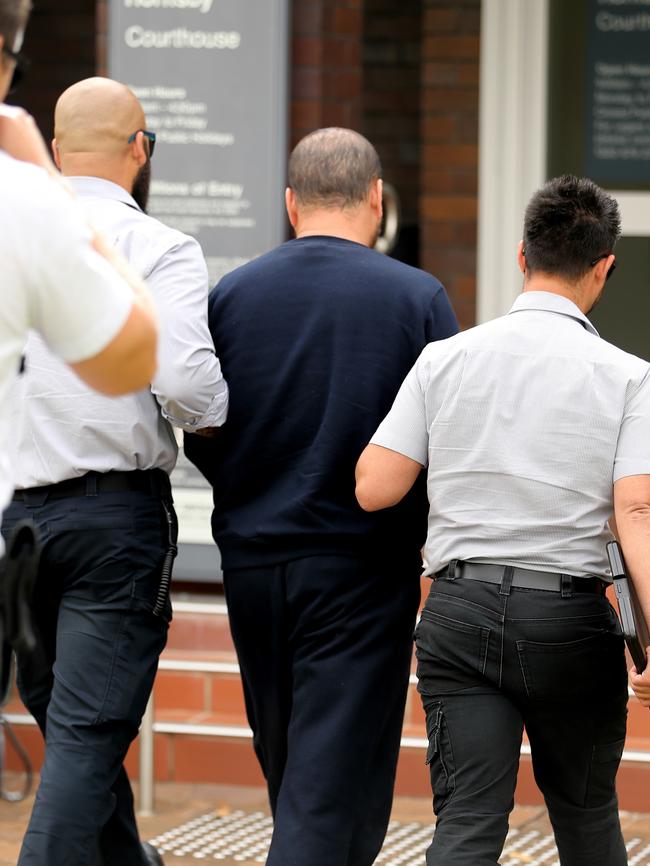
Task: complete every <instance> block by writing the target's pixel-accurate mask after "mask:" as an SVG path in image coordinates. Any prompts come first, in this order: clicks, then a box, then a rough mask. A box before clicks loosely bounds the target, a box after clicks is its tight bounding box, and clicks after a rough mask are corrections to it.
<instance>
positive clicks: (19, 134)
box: [0, 104, 59, 177]
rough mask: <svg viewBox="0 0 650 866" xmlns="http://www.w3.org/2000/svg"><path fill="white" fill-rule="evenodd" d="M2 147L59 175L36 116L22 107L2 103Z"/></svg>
mask: <svg viewBox="0 0 650 866" xmlns="http://www.w3.org/2000/svg"><path fill="white" fill-rule="evenodd" d="M0 149H2V150H4V151H6V152H7V153H8V154H9V156H13V157H14V159H19V160H21V161H22V162H31V163H32V164H33V165H38V166H40V168H44V169H45V171H47V172H48V174H50V175H52V176H53V177H59V173H58V172H57V170H56V168H55V166H54V163H53V162H52V160H51V158H50V155H49V153H48V150H47V147H46V145H45V142H44V141H43V137H42V136H41V134H40V132H39V131H38V127H37V126H36V123H35V122H34V118H33V117H32V116H31V114H28V113H27V112H26V111H24V110H23V109H22V108H16V107H15V106H13V105H4V104H0Z"/></svg>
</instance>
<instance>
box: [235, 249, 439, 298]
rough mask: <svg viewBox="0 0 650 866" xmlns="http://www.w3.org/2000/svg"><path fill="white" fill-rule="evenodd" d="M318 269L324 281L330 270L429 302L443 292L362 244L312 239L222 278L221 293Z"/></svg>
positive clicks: (412, 269) (415, 270) (417, 272)
mask: <svg viewBox="0 0 650 866" xmlns="http://www.w3.org/2000/svg"><path fill="white" fill-rule="evenodd" d="M310 266H313V267H314V268H316V267H317V268H318V271H319V273H321V274H322V275H323V279H328V278H329V275H330V271H331V270H338V271H341V272H345V275H346V282H347V283H348V284H349V283H350V282H351V281H353V280H358V281H360V282H367V283H371V284H372V285H373V286H375V287H376V288H377V287H379V286H381V285H382V284H385V285H386V286H387V287H390V290H391V292H392V293H397V294H399V293H400V292H403V293H405V294H409V295H411V296H413V295H415V296H417V295H418V294H420V295H421V296H422V297H423V298H426V299H427V301H430V300H431V298H432V297H433V295H435V294H436V293H437V292H438V291H441V290H442V289H443V287H442V284H441V283H440V281H439V280H437V279H436V277H434V276H433V275H432V274H430V273H428V272H427V271H423V270H421V269H420V268H415V267H413V266H411V265H407V264H405V263H404V262H400V261H398V260H397V259H392V258H390V257H389V256H385V255H383V254H382V253H379V252H377V251H376V250H374V249H371V248H369V247H366V246H364V245H363V244H358V243H354V242H352V241H347V240H345V239H343V238H336V237H316V238H309V239H308V242H307V243H303V242H302V241H295V240H290V241H286V242H285V243H283V244H280V245H279V246H277V247H275V248H274V249H272V250H270V251H269V252H267V253H264V254H263V255H261V256H258V257H257V258H255V259H253V260H251V261H250V262H247V263H246V264H244V265H241V266H240V267H238V268H236V269H235V270H233V271H231V272H230V273H228V274H227V275H226V276H224V277H222V278H221V281H220V283H219V289H220V290H227V289H230V288H234V287H240V286H244V285H246V284H253V285H256V284H258V281H259V280H264V281H265V282H267V281H269V280H273V278H274V276H275V275H276V274H277V275H280V274H282V273H286V272H287V269H291V268H295V269H297V270H300V269H302V268H309V267H310Z"/></svg>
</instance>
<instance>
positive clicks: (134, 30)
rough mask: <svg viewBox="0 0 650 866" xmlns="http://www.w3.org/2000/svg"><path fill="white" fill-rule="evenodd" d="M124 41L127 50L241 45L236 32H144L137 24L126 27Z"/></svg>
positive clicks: (177, 29) (239, 37)
mask: <svg viewBox="0 0 650 866" xmlns="http://www.w3.org/2000/svg"><path fill="white" fill-rule="evenodd" d="M124 41H125V42H126V44H127V45H128V47H129V48H208V49H209V48H229V49H231V50H233V51H234V50H235V49H237V48H239V46H240V45H241V33H238V32H237V31H236V30H215V31H206V30H188V29H187V28H186V27H177V28H176V29H175V30H145V29H144V27H141V26H140V25H139V24H134V25H133V26H132V27H127V29H126V31H125V33H124Z"/></svg>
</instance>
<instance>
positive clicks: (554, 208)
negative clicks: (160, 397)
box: [357, 176, 650, 866]
mask: <svg viewBox="0 0 650 866" xmlns="http://www.w3.org/2000/svg"><path fill="white" fill-rule="evenodd" d="M619 234H620V217H619V212H618V206H617V204H616V201H615V200H614V199H612V198H611V197H610V196H609V195H607V194H606V193H605V192H603V190H601V189H599V187H597V186H596V185H595V184H594V183H592V182H591V181H589V180H586V179H578V178H576V177H572V176H566V177H560V178H556V179H554V180H552V181H550V182H549V183H547V184H546V186H544V187H543V188H542V189H541V190H539V191H538V192H537V193H536V194H535V195H534V196H533V197H532V199H531V201H530V203H529V205H528V208H527V211H526V216H525V222H524V239H523V241H522V242H521V243H520V245H519V250H518V254H517V257H518V263H519V267H520V269H521V271H522V272H523V275H524V286H523V294H521V295H520V296H519V297H518V298H517V299H516V301H515V303H514V305H513V307H512V309H511V310H510V313H509V315H507V316H504V317H502V318H499V319H496V320H495V321H492V322H489V323H487V324H484V325H480V326H478V327H476V328H472V329H471V330H469V331H466V332H465V333H463V334H460V335H458V336H456V337H454V338H452V339H450V340H447V341H445V342H444V343H439V344H434V345H431V346H428V347H427V348H426V349H425V350H424V351H423V353H422V354H421V356H420V358H419V359H418V361H417V363H416V364H415V366H414V367H413V369H412V370H411V372H410V373H409V375H408V376H407V378H406V379H405V381H404V383H403V385H402V388H401V389H400V392H399V394H398V395H397V398H396V400H395V403H394V404H393V408H392V409H391V411H390V413H389V414H388V416H387V417H386V418H385V420H384V421H383V422H382V424H381V425H380V426H379V429H378V430H377V432H376V433H375V435H374V436H373V437H372V440H371V444H370V445H369V446H368V447H367V448H366V450H365V451H364V453H363V455H362V456H361V458H360V460H359V463H358V466H357V498H358V500H359V502H360V504H361V505H362V507H363V508H365V509H366V510H368V511H373V512H374V511H375V510H377V509H383V508H387V507H394V506H395V505H396V504H397V503H399V502H400V500H401V499H402V497H403V496H405V495H406V494H407V493H408V491H409V490H410V488H411V486H412V485H413V483H414V482H415V481H416V479H417V478H418V477H420V475H421V471H422V469H423V467H428V468H427V486H428V494H429V502H430V509H429V530H428V537H427V542H426V545H425V565H426V568H425V574H427V575H429V576H431V577H432V578H433V584H432V587H431V592H430V594H429V597H428V599H427V601H426V604H425V608H424V610H423V612H422V618H421V620H420V623H419V625H418V627H417V632H416V648H417V657H418V679H419V686H418V688H419V691H420V694H421V696H422V701H423V704H424V708H425V712H426V717H427V734H428V737H429V750H428V755H427V763H428V764H429V768H430V772H431V784H432V788H433V793H434V811H435V813H436V815H437V824H436V831H435V835H434V838H433V842H432V844H431V847H430V848H429V851H428V853H427V863H428V864H429V866H434V864H435V866H488V864H489V866H496V864H497V861H498V859H499V856H500V854H501V850H502V847H503V843H504V840H505V838H506V833H507V830H508V814H509V812H510V810H511V809H512V805H513V797H514V791H515V784H516V779H517V770H518V765H519V753H520V747H521V741H522V733H523V729H524V727H525V728H526V731H527V734H528V739H529V742H530V747H531V754H532V762H533V769H534V772H535V778H536V780H537V783H538V785H539V787H540V788H541V790H542V792H543V794H544V797H545V800H546V804H547V806H548V810H549V814H550V818H551V821H552V824H553V828H554V831H555V838H556V841H557V845H558V849H559V852H560V861H561V863H562V864H563V866H593V864H595V863H597V864H598V866H623V864H625V863H626V862H627V858H626V851H625V845H624V843H623V838H622V835H621V828H620V822H619V817H618V805H617V799H616V789H615V776H616V771H617V768H618V765H619V762H620V759H621V755H622V752H623V745H624V742H625V720H626V703H627V676H626V670H625V655H624V645H623V638H622V635H621V629H620V626H619V624H618V620H617V617H616V614H615V613H614V611H613V609H612V607H611V606H610V604H609V602H608V601H607V599H606V597H605V589H606V587H607V584H608V583H609V582H611V576H610V574H609V570H608V568H607V557H606V549H605V545H606V542H607V541H608V540H610V539H611V533H610V531H609V529H608V525H607V524H608V520H610V518H611V517H612V515H613V514H615V517H616V523H617V525H618V532H619V534H620V537H621V540H622V543H623V546H624V548H625V552H626V555H627V556H628V561H629V565H630V568H631V569H632V572H633V575H635V576H637V577H638V578H639V579H640V581H641V588H642V589H643V592H644V593H645V603H646V610H647V612H648V614H649V615H650V603H649V602H650V589H649V587H650V574H648V562H650V541H649V539H650V532H649V531H648V522H649V518H648V514H649V513H650V446H649V444H648V430H650V372H649V371H650V365H649V364H648V363H647V362H646V361H642V360H641V359H640V358H636V357H634V356H632V355H628V354H626V353H625V352H622V351H621V350H620V349H617V348H615V347H614V346H612V345H610V344H609V343H606V342H605V341H604V340H601V339H600V338H599V337H598V334H597V332H596V330H595V328H594V327H593V325H592V324H591V322H590V321H589V319H588V318H587V314H588V312H589V311H590V310H591V309H592V307H593V306H594V304H595V303H596V302H597V301H598V298H599V297H600V295H601V293H602V291H603V288H604V285H605V282H606V280H607V278H608V277H609V276H610V275H611V273H612V271H613V269H614V264H615V256H614V247H615V244H616V241H617V240H618V237H619ZM643 581H645V585H643ZM641 679H642V678H636V677H635V675H634V674H633V675H632V683H633V686H635V687H637V686H638V687H640V688H642V687H644V686H645V687H646V688H647V685H646V682H647V678H646V680H643V681H642V682H641V683H638V682H637V680H641Z"/></svg>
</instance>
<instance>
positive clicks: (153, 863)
mask: <svg viewBox="0 0 650 866" xmlns="http://www.w3.org/2000/svg"><path fill="white" fill-rule="evenodd" d="M142 853H143V854H144V862H145V863H146V864H147V866H165V864H164V862H163V858H162V857H161V856H160V854H159V853H158V851H157V850H156V849H155V848H154V847H153V845H151V844H150V843H149V842H143V843H142Z"/></svg>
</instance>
